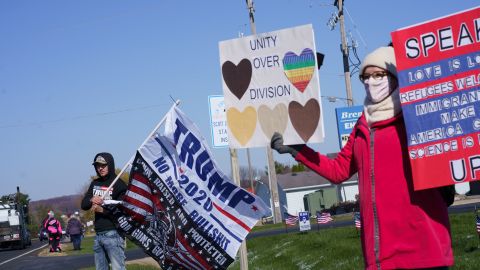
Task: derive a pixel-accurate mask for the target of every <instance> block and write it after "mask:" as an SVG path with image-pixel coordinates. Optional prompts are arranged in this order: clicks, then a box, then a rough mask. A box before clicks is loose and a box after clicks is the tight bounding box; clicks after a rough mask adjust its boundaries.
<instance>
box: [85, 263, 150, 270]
mask: <svg viewBox="0 0 480 270" xmlns="http://www.w3.org/2000/svg"><path fill="white" fill-rule="evenodd" d="M126 268H127V270H158V268H157V267H153V266H149V265H140V264H128V265H127V266H126ZM81 270H95V266H93V267H88V268H82V269H81Z"/></svg>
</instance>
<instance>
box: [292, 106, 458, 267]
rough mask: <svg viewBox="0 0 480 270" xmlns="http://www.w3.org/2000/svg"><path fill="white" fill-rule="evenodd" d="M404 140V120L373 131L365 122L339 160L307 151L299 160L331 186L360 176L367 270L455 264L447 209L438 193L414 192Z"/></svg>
mask: <svg viewBox="0 0 480 270" xmlns="http://www.w3.org/2000/svg"><path fill="white" fill-rule="evenodd" d="M405 134H406V132H405V125H404V123H403V116H402V114H400V115H399V116H396V117H393V118H391V119H387V120H384V121H379V122H377V123H373V124H372V125H371V127H370V128H369V127H368V124H367V122H366V120H365V116H362V117H360V119H359V120H358V121H357V124H356V126H355V127H354V129H353V131H352V133H351V134H350V138H349V139H348V142H347V144H346V145H345V147H343V149H342V150H341V152H340V153H339V154H338V156H337V157H336V158H335V159H330V158H328V157H327V156H324V155H320V154H318V153H316V152H314V151H313V150H312V149H310V148H309V147H303V149H302V150H301V151H300V152H299V153H298V154H297V156H296V160H297V161H300V162H302V163H303V164H305V165H306V166H308V167H309V168H311V169H312V170H314V171H316V172H317V173H318V174H320V175H321V176H323V177H325V178H327V179H329V180H330V181H331V182H333V183H341V182H343V181H345V180H346V179H349V178H350V177H351V176H352V175H353V174H355V173H356V172H358V179H359V183H358V188H359V193H360V213H361V220H362V234H361V240H362V249H363V256H364V261H365V269H415V268H427V267H435V266H450V265H452V264H453V251H452V245H451V238H450V224H449V220H448V212H447V206H446V204H445V202H444V201H443V198H442V196H441V194H440V192H438V190H437V189H427V190H422V191H414V190H413V182H412V174H411V168H410V164H409V160H408V155H407V153H408V151H407V141H406V135H405ZM432 169H433V168H432Z"/></svg>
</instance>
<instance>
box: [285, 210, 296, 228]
mask: <svg viewBox="0 0 480 270" xmlns="http://www.w3.org/2000/svg"><path fill="white" fill-rule="evenodd" d="M297 223H298V217H297V216H294V215H290V214H289V213H287V212H285V224H287V225H289V226H295V225H297Z"/></svg>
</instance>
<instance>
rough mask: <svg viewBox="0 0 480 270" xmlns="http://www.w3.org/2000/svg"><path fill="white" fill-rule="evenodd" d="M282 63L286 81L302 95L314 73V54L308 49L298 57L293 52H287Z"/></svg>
mask: <svg viewBox="0 0 480 270" xmlns="http://www.w3.org/2000/svg"><path fill="white" fill-rule="evenodd" d="M282 62H283V70H284V71H285V75H286V76H287V78H288V80H289V81H290V82H291V83H292V84H293V85H294V86H295V87H296V88H297V89H298V90H299V91H300V92H302V93H303V91H305V88H307V86H308V83H309V82H310V80H311V79H312V76H313V72H314V71H315V54H314V53H313V51H312V50H311V49H309V48H306V49H303V51H302V53H301V54H300V55H299V56H297V55H296V54H295V53H294V52H287V53H286V54H285V56H284V57H283V61H282Z"/></svg>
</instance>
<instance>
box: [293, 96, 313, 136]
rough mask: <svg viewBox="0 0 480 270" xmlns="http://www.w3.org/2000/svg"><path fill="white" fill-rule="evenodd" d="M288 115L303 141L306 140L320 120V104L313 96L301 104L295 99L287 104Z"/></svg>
mask: <svg viewBox="0 0 480 270" xmlns="http://www.w3.org/2000/svg"><path fill="white" fill-rule="evenodd" d="M288 115H289V116H290V121H291V122H292V125H293V127H294V128H295V130H296V131H297V133H298V135H300V137H301V138H302V139H303V141H304V142H308V140H309V139H310V137H312V135H313V133H314V132H315V130H316V129H317V126H318V122H319V120H320V105H319V104H318V101H317V100H316V99H314V98H312V99H310V100H309V101H307V103H305V106H302V105H301V104H300V103H298V102H296V101H292V102H290V104H288Z"/></svg>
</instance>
